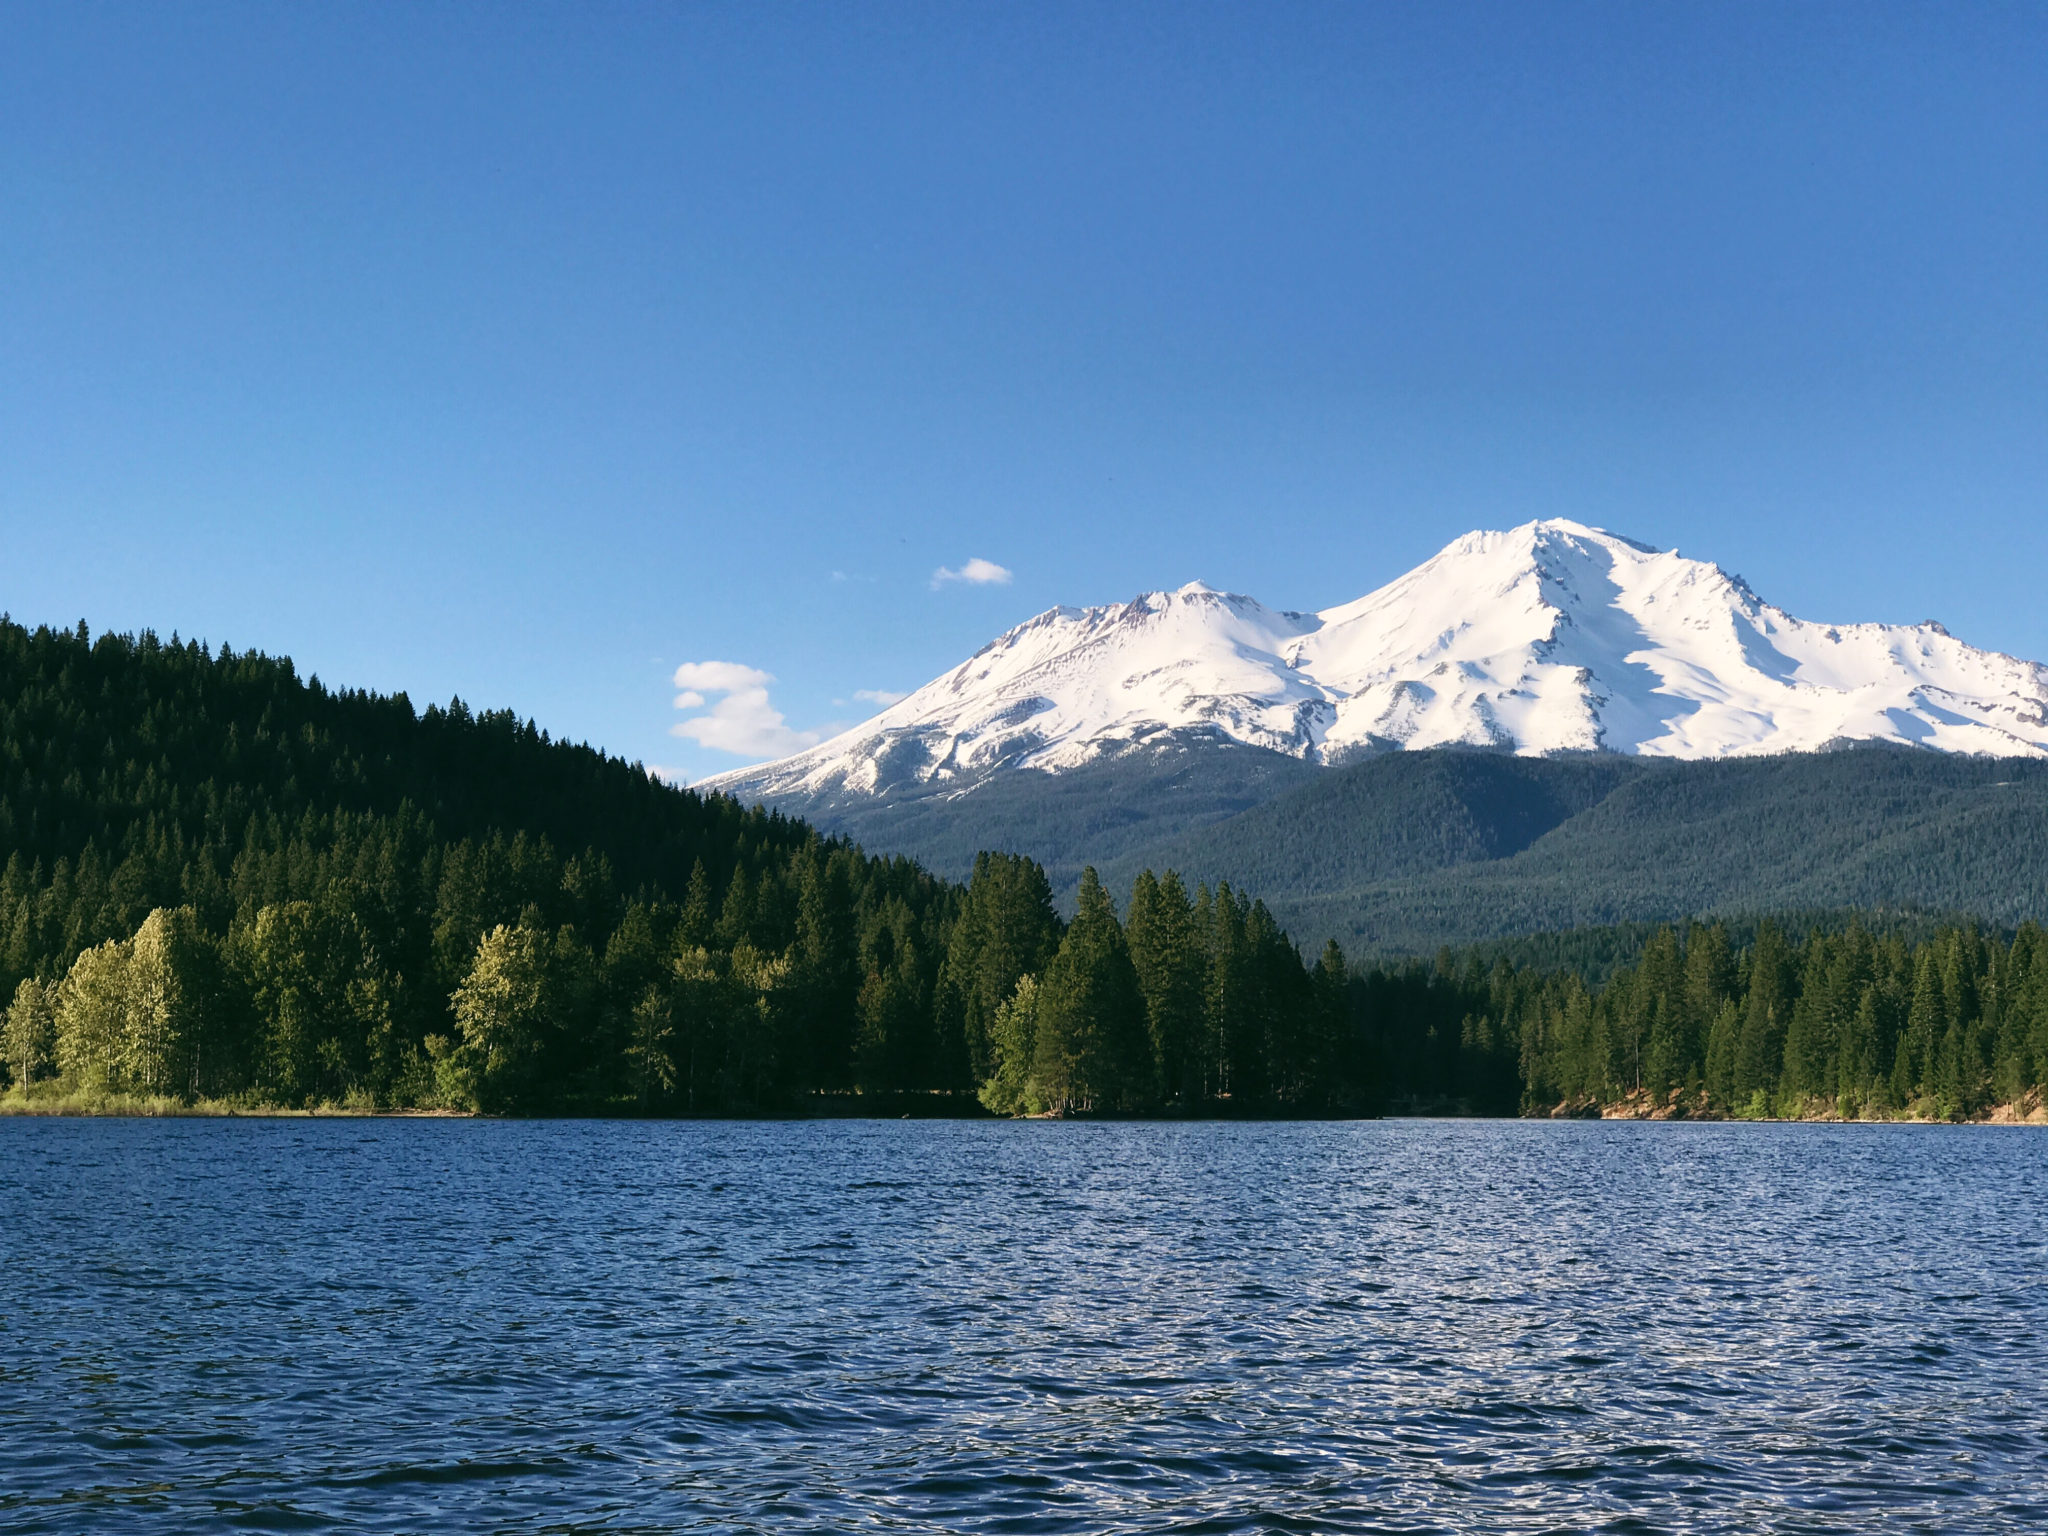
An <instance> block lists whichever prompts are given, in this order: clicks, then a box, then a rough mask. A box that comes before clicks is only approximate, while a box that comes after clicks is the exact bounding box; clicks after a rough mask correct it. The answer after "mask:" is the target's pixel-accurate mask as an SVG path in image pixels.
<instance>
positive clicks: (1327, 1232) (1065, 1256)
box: [0, 1120, 2048, 1532]
mask: <svg viewBox="0 0 2048 1536" xmlns="http://www.w3.org/2000/svg"><path fill="white" fill-rule="evenodd" d="M2044 1158H2048V1135H2044V1134H2042V1133H2038V1132H2029V1131H2024V1130H2019V1131H2013V1130H2005V1131H2000V1130H1992V1129H1981V1128H1980V1129H1971V1128H1956V1129H1934V1128H1909V1127H1892V1128H1882V1127H1840V1128H1828V1127H1818V1126H1686V1125H1640V1124H1547V1123H1541V1124H1537V1123H1513V1122H1508V1123H1501V1122H1492V1123H1487V1122H1462V1123H1461V1122H1384V1123H1362V1124H1338V1125H1188V1126H1149V1125H1100V1124H1051V1123H1031V1124H1008V1123H1005V1124H991V1123H930V1122H911V1121H898V1122H881V1123H876V1122H851V1123H849V1122H837V1123H834V1122H810V1123H796V1124H705V1123H694V1124H592V1123H576V1122H567V1123H540V1124H533V1123H528V1124H511V1123H491V1122H478V1121H332V1120H329V1121H304V1120H300V1121H289V1120H271V1121H159V1122H149V1121H42V1122H34V1121H21V1120H8V1121H0V1265H4V1270H0V1286H4V1298H0V1528H4V1529H6V1530H8V1531H35V1530H79V1529H87V1528H97V1529H122V1530H202V1529H223V1528H247V1529H275V1530H305V1529H315V1528H321V1527H325V1526H330V1525H331V1526H345V1527H351V1528H358V1529H365V1530H394V1531H432V1530H461V1531H480V1530H566V1529H576V1530H622V1531H623V1530H677V1529H707V1530H775V1531H806V1530H817V1531H860V1530H866V1529H890V1530H960V1531H1123V1530H1130V1531H1162V1530H1189V1531H1197V1530H1198V1531H1218V1532H1221V1531H1252V1530H1284V1531H1310V1530H1312V1531H1435V1530H1450V1531H1466V1530H1469V1531H1539V1530H1588V1529H1606V1530H1616V1531H1654V1530H1669V1531H1716V1530H1728V1531H1738V1530H1739V1531H1758V1530H1784V1531H1872V1530H1877V1529H1879V1528H1880V1527H1883V1528H1886V1529H1922V1530H1928V1531H1944V1532H1949V1531H1966V1530H1983V1531H1993V1530H2002V1531H2010V1530H2019V1529H2026V1528H2030V1527H2031V1528H2035V1529H2044V1528H2048V1341H2044V1333H2048V1330H2044V1324H2048V1289H2044V1284H2043V1280H2044V1270H2043V1264H2044V1257H2048V1253H2044V1246H2043V1244H2044V1232H2048V1204H2044V1199H2043V1196H2044V1194H2048V1179H2044V1177H2043V1163H2044Z"/></svg>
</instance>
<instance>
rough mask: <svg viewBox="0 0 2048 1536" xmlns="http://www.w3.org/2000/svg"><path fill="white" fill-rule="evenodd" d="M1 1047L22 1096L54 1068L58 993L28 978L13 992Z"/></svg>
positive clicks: (34, 979) (53, 988)
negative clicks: (32, 1084)
mask: <svg viewBox="0 0 2048 1536" xmlns="http://www.w3.org/2000/svg"><path fill="white" fill-rule="evenodd" d="M0 1044H4V1046H5V1050H6V1057H7V1069H8V1071H9V1072H11V1073H12V1074H13V1075H14V1085H15V1087H17V1088H19V1089H20V1090H21V1091H22V1092H23V1093H24V1094H26V1093H27V1092H28V1088H29V1085H30V1084H31V1083H33V1082H34V1081H35V1080H36V1079H37V1078H39V1077H46V1076H48V1075H49V1073H50V1071H51V1069H52V1068H53V1067H55V1066H56V1064H57V989H56V988H55V987H52V986H49V985H46V984H45V983H43V982H41V981H38V980H37V979H36V978H35V977H33V976H29V977H25V978H23V980H22V983H21V985H20V986H18V987H16V988H15V989H14V1001H13V1002H12V1003H10V1004H9V1005H8V1008H7V1023H6V1027H5V1040H4V1042H0Z"/></svg>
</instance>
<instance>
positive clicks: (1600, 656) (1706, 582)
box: [700, 519, 2048, 809]
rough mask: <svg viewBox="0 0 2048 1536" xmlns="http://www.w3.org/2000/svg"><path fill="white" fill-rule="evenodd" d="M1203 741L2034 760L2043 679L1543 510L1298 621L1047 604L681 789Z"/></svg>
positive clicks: (1144, 602)
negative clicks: (1776, 600)
mask: <svg viewBox="0 0 2048 1536" xmlns="http://www.w3.org/2000/svg"><path fill="white" fill-rule="evenodd" d="M1205 742H1232V743H1236V744H1238V745H1241V746H1249V747H1257V748H1263V749H1265V750H1267V751H1272V752H1278V753H1281V754H1283V755H1286V756H1292V757H1296V758H1298V759H1301V760H1303V761H1304V762H1308V763H1314V764H1317V765H1320V766H1326V767H1327V766H1332V765H1336V764H1340V763H1342V762H1345V761H1348V760H1350V759H1353V758H1356V757H1359V756H1364V755H1369V754H1372V753H1376V752H1384V751H1389V750H1413V749H1417V748H1427V747H1438V746H1461V747H1480V748H1491V749H1494V750H1502V751H1508V752H1513V753H1517V754H1520V755H1528V756H1547V755H1553V754H1558V753H1569V752H1599V753H1620V754H1623V755H1629V756H1644V757H1677V758H1687V759H1700V758H1717V757H1730V756H1760V755H1770V754H1773V753H1778V752H1785V751H1813V750H1820V749H1823V748H1827V747H1831V746H1836V745H1841V744H1844V743H1850V742H1885V743H1891V744H1896V745H1911V746H1921V747H1928V748H1932V749H1935V750H1938V751H1946V752H1962V753H1967V754H1971V755H1978V756H2009V757H2048V667H2043V666H2042V665H2040V664H2039V663H2035V662H2031V661H2026V660H2024V659H2021V658H2018V657H2012V656H2006V655H2003V654H2001V653H1999V652H1995V651H1988V650H1984V649H1981V648H1978V647H1974V646H1970V645H1968V644H1966V643H1965V642H1963V641H1961V640H1958V639H1956V638H1955V637H1954V636H1953V635H1951V634H1949V633H1948V631H1947V630H1946V629H1945V628H1944V627H1943V626H1942V625H1940V624H1937V623H1934V622H1933V621H1928V622H1925V623H1922V624H1917V625H1885V624H1874V623H1865V624H1834V625H1830V624H1820V623H1814V622H1811V621H1807V620H1803V619H1798V618H1795V617H1793V616H1792V615H1791V614H1789V613H1787V612H1786V611H1785V610H1783V609H1780V608H1778V607H1775V606H1774V605H1772V604H1770V603H1767V602H1765V601H1764V600H1763V599H1762V598H1761V597H1759V596H1758V595H1757V594H1756V593H1755V592H1754V590H1753V589H1751V588H1750V587H1749V585H1748V584H1747V583H1746V582H1745V581H1743V580H1742V579H1741V578H1740V577H1738V576H1733V575H1731V574H1729V573H1728V572H1726V571H1724V570H1723V569H1721V567H1719V566H1718V565H1715V564H1713V563H1711V562H1708V561H1703V560H1695V559H1690V558H1688V557H1685V556H1683V555H1680V554H1678V553H1677V552H1676V551H1667V550H1659V549H1656V548H1655V547H1653V546H1651V545H1648V544H1645V543H1642V542H1641V541H1638V540H1635V539H1631V538H1627V537H1625V536H1622V535H1618V534H1613V533H1610V532H1607V531H1605V530H1602V529H1597V528H1592V527H1589V526H1587V525H1585V524H1581V523H1575V522H1571V521H1568V520H1564V519H1552V520H1548V521H1540V522H1532V523H1526V524H1523V525H1522V526H1520V527H1518V528H1513V529H1509V530H1506V531H1504V532H1502V531H1483V530H1482V531H1475V532H1473V533H1469V534H1466V535H1464V536H1463V537H1462V538H1459V539H1457V540H1454V541H1452V543H1450V544H1449V545H1447V546H1445V548H1444V549H1443V550H1442V551H1440V552H1439V553H1438V554H1437V555H1435V556H1433V557H1432V558H1431V559H1430V560H1428V561H1425V562H1424V563H1423V564H1421V565H1419V566H1417V567H1415V568H1414V569H1413V570H1411V571H1408V572H1406V573H1405V574H1403V575H1401V576H1399V577H1397V578H1395V579H1394V580H1393V581H1391V582H1388V583H1386V584H1385V585H1383V586H1381V587H1379V588H1377V589H1375V590H1374V591H1372V592H1369V593H1367V594H1365V595H1364V596H1363V597H1360V598H1357V599H1354V600H1353V601H1351V602H1349V603H1344V604H1339V605H1337V606H1335V607H1332V608H1327V609H1324V610H1321V611H1320V612H1316V613H1305V612H1300V611H1297V610H1291V609H1276V608H1269V607H1267V606H1266V605H1265V604H1263V603H1261V602H1259V601H1258V600H1257V599H1255V598H1252V597H1249V596H1246V595H1243V594H1239V593H1229V592H1222V591H1219V590H1217V589H1215V588H1212V587H1209V586H1207V585H1205V584H1203V583H1201V582H1190V583H1188V584H1187V585H1185V586H1182V587H1180V588H1177V589H1174V590H1172V591H1160V592H1150V593H1144V594H1140V595H1139V596H1138V597H1136V598H1133V599H1132V600H1130V601H1129V602H1126V603H1121V604H1108V605H1103V606H1098V607H1091V608H1073V607H1066V606H1060V607H1054V608H1050V609H1047V610H1046V611H1045V612H1043V613H1040V614H1038V615H1035V616H1034V617H1032V618H1031V619H1028V620H1026V621H1025V622H1024V623H1022V624H1020V625H1017V626H1016V627H1014V628H1013V629H1011V630H1009V631H1007V632H1005V633H1004V634H1003V635H1000V636H998V637H997V638H996V639H994V640H991V641H990V642H989V643H988V644H987V645H985V646H983V647H982V648H981V649H980V650H978V651H977V652H975V654H974V655H973V656H971V657H969V658H968V659H967V660H966V661H964V662H962V663H961V664H960V665H958V666H956V667H954V668H953V669H951V670H950V671H949V672H947V673H945V674H943V675H941V676H940V677H938V678H935V679H934V680H932V681H931V682H930V683H927V684H926V685H925V686H924V687H923V688H920V689H918V690H917V691H916V692H914V693H913V694H911V695H910V696H909V697H908V698H906V699H904V700H902V701H900V702H899V703H897V704H895V705H893V706H891V707H890V708H889V709H887V710H885V711H883V712H882V713H881V714H880V715H877V716H876V717H874V718H873V719H871V720H869V721H867V722H864V723H863V724H861V725H859V726H855V727H853V728H852V729H851V730H849V731H846V732H844V733H842V734H841V735H839V736H837V737H834V738H833V739H832V740H830V741H827V742H825V743H822V744H820V745H818V746H816V747H813V748H811V749H809V750H807V751H805V752H801V753H798V754H795V755H793V756H791V757H788V758H785V759H782V760H779V761H777V762H773V763H768V764H762V765H757V766H754V767H749V768H742V769H737V770H733V771H731V772H728V773H724V774H719V775H715V776H713V777H711V778H709V779H706V780H704V781H703V782H702V784H701V786H700V787H702V788H704V789H707V790H711V791H716V792H720V793H725V794H730V795H734V796H735V797H737V798H740V799H749V798H756V799H761V800H763V801H765V802H769V803H780V804H783V805H786V806H788V807H789V808H792V809H794V808H796V807H798V806H804V807H805V808H806V809H815V808H816V807H817V806H818V805H819V804H820V803H825V804H829V803H831V802H833V801H853V800H857V799H860V798H864V797H865V798H874V797H882V796H888V795H890V794H892V793H901V792H904V791H907V790H930V789H933V788H938V787H948V788H953V789H957V790H963V791H964V790H971V789H972V788H974V787H975V786H976V785H977V784H979V783H981V782H985V781H986V780H988V779H989V778H991V777H992V776H995V775H999V774H1002V773H1004V772H1008V771H1016V770H1020V769H1036V770H1039V771H1041V772H1046V773H1052V774H1058V773H1060V772H1063V771H1066V770H1070V769H1073V768H1076V767H1079V766H1081V765H1083V764H1086V763H1091V762H1098V761H1102V760H1104V759H1114V758H1115V757H1117V756H1118V755H1120V754H1124V753H1128V752H1131V751H1134V750H1138V749H1143V748H1147V747H1157V746H1160V745H1166V744H1173V745H1185V746H1189V747H1192V748H1195V749H1198V750H1199V749H1200V747H1201V746H1202V745H1203V743H1205Z"/></svg>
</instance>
